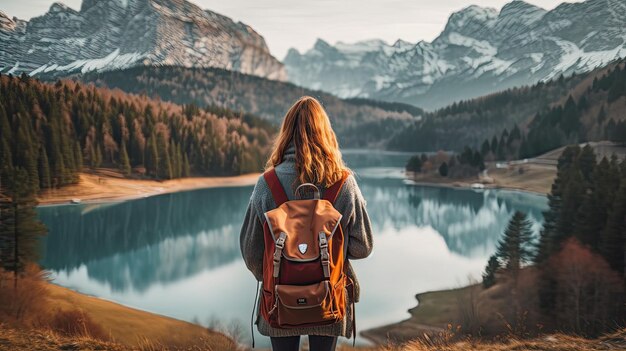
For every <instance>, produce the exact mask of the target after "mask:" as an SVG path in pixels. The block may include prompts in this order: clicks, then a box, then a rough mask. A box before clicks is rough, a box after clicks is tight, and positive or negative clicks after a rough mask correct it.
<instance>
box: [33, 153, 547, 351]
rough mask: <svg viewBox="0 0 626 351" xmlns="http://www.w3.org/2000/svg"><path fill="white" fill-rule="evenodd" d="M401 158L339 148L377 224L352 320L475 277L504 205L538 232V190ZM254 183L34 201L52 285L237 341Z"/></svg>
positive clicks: (376, 322) (379, 316)
mask: <svg viewBox="0 0 626 351" xmlns="http://www.w3.org/2000/svg"><path fill="white" fill-rule="evenodd" d="M407 158H408V155H407V154H402V153H390V152H370V151H367V152H358V151H352V152H350V151H347V152H345V159H346V162H347V163H348V166H350V167H351V168H352V169H353V170H354V171H355V172H356V174H357V180H358V183H359V185H360V187H361V190H362V192H363V195H364V197H365V198H366V200H367V202H368V204H367V208H368V212H369V214H370V217H371V220H372V226H373V229H374V245H375V246H374V252H373V253H372V255H371V256H370V257H369V258H367V259H365V260H359V261H354V262H353V264H354V267H355V270H356V272H357V275H358V278H359V281H360V283H361V290H362V295H361V302H360V303H359V304H357V313H356V315H357V327H358V328H359V330H364V329H367V328H371V327H376V326H380V325H383V324H388V323H392V322H397V321H400V320H402V319H406V318H408V316H409V314H408V313H407V309H409V308H411V307H414V306H415V304H416V300H415V294H416V293H418V292H424V291H427V290H436V289H443V288H454V287H460V286H462V285H465V284H467V282H468V281H469V279H470V278H471V277H473V278H474V279H480V275H481V272H482V271H483V269H484V267H485V265H486V262H487V259H488V258H489V256H490V255H491V254H492V253H493V252H494V251H495V246H496V243H497V241H498V239H499V237H500V235H501V233H502V231H503V230H504V228H505V226H506V224H507V222H508V220H509V218H510V217H511V215H512V214H513V212H514V211H516V210H521V211H524V212H526V213H527V214H528V216H529V219H530V220H531V222H532V224H533V228H534V230H535V232H538V230H539V228H540V227H541V223H542V221H543V217H542V211H544V210H546V208H547V199H546V198H545V197H544V196H539V195H533V194H529V193H523V192H515V191H505V190H484V191H475V190H469V189H452V188H443V187H424V186H415V185H411V184H409V183H408V182H406V181H405V180H404V175H403V170H402V169H403V166H404V163H405V162H406V160H407ZM251 191H252V187H251V186H244V187H228V188H212V189H204V190H195V191H188V192H181V193H174V194H164V195H159V196H153V197H148V198H143V199H137V200H132V201H126V202H116V203H101V204H81V205H59V206H43V207H39V208H38V212H39V215H40V218H41V220H42V221H43V222H44V223H45V224H46V225H47V227H48V229H49V234H48V236H47V238H46V239H45V241H44V243H43V246H44V251H45V252H44V259H43V260H42V262H41V263H42V264H43V265H44V267H45V268H47V269H48V270H50V271H51V272H52V275H53V277H54V282H55V283H57V284H59V285H62V286H66V287H68V288H71V289H74V290H77V291H80V292H82V293H86V294H90V295H95V296H98V297H101V298H104V299H108V300H112V301H115V302H118V303H121V304H124V305H127V306H131V307H135V308H139V309H142V310H147V311H151V312H155V313H159V314H164V315H168V316H171V317H175V318H179V319H183V320H188V321H194V322H197V323H200V324H203V325H209V326H213V327H215V326H221V327H222V328H227V329H230V330H234V329H237V326H239V327H241V328H243V335H241V336H242V337H243V339H242V341H246V340H247V339H249V331H248V330H249V321H250V314H251V312H252V305H253V302H254V293H255V286H256V283H255V281H254V278H253V277H252V274H251V273H249V272H248V271H247V269H246V267H245V265H244V263H243V261H242V259H241V254H240V250H239V230H240V227H241V220H242V219H243V217H244V214H245V210H246V205H247V203H248V200H249V198H250V194H251ZM218 321H219V322H218ZM257 341H258V343H259V345H260V346H268V345H269V339H265V338H261V337H259V339H257ZM360 341H361V342H363V341H364V340H363V339H362V338H361V339H360Z"/></svg>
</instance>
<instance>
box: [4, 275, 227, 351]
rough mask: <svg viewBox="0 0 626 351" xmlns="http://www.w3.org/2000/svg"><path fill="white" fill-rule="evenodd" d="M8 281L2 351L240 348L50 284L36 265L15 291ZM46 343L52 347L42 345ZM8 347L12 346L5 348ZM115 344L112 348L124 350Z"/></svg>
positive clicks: (203, 331) (200, 330)
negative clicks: (98, 347)
mask: <svg viewBox="0 0 626 351" xmlns="http://www.w3.org/2000/svg"><path fill="white" fill-rule="evenodd" d="M12 277H13V276H12V275H11V274H8V273H6V272H0V302H1V303H0V325H1V327H2V329H0V350H5V349H6V350H34V349H41V350H47V349H55V347H57V346H59V345H61V344H64V343H66V341H67V342H69V341H71V342H72V343H74V342H78V343H85V342H86V343H88V344H89V345H91V344H93V345H95V346H94V347H96V346H97V345H99V343H102V344H106V343H107V342H111V343H112V344H111V345H113V344H115V345H118V344H119V345H123V347H126V348H129V349H140V350H164V349H173V350H234V349H237V348H238V347H239V346H238V344H237V343H236V342H235V341H234V340H233V339H232V338H230V337H228V336H226V335H224V334H223V333H220V332H216V331H212V330H209V329H207V328H204V327H202V326H199V325H196V324H193V323H188V322H185V321H181V320H177V319H174V318H169V317H165V316H161V315H157V314H153V313H149V312H145V311H140V310H136V309H133V308H129V307H126V306H122V305H119V304H116V303H113V302H110V301H106V300H102V299H99V298H95V297H91V296H86V295H82V294H80V293H77V292H75V291H72V290H69V289H66V288H63V287H60V286H57V285H54V284H50V283H49V282H47V280H46V279H45V278H46V276H45V275H44V274H42V272H41V271H39V270H38V268H37V267H35V266H31V267H29V268H28V269H27V271H26V273H25V274H23V275H22V276H21V278H20V279H19V280H18V284H17V288H14V285H13V279H12ZM7 333H8V334H7ZM28 334H33V335H34V336H35V338H33V340H32V343H33V344H32V346H28V345H29V344H28V343H29V342H31V340H29V338H28V337H27V335H28ZM5 335H13V336H12V337H11V340H10V343H9V341H6V339H3V337H5ZM37 338H39V339H37ZM3 340H4V341H3ZM68 340H69V341H68ZM48 341H49V342H50V344H49V345H48V344H45V343H46V342H48ZM3 343H4V344H3ZM8 343H9V344H10V345H13V346H12V347H8V346H6V345H8ZM38 343H41V345H39V344H38ZM119 345H118V346H115V347H116V349H119V348H120V347H122V346H119ZM40 346H41V347H40ZM61 346H62V345H61ZM67 347H68V349H77V348H74V346H71V345H70V346H67ZM56 349H58V347H57V348H56ZM80 349H94V348H91V346H90V347H81V348H80ZM96 349H97V348H96ZM100 349H109V347H105V348H100Z"/></svg>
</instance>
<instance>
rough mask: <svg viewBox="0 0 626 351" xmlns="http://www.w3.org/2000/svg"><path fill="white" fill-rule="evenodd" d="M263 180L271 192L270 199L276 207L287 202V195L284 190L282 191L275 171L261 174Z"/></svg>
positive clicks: (271, 170)
mask: <svg viewBox="0 0 626 351" xmlns="http://www.w3.org/2000/svg"><path fill="white" fill-rule="evenodd" d="M263 178H265V182H266V183H267V186H269V188H270V191H271V192H272V197H273V198H274V202H275V203H276V207H278V206H280V205H282V204H283V203H285V202H287V200H289V198H287V194H286V193H285V189H283V186H282V185H281V184H280V180H278V176H277V175H276V170H275V169H274V168H272V169H270V170H269V171H267V172H265V173H263Z"/></svg>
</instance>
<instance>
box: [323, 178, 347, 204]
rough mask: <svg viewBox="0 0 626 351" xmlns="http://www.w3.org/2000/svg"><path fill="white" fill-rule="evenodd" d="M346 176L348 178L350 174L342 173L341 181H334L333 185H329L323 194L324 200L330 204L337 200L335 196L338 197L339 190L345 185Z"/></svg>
mask: <svg viewBox="0 0 626 351" xmlns="http://www.w3.org/2000/svg"><path fill="white" fill-rule="evenodd" d="M348 176H350V172H349V171H343V176H342V177H341V179H339V180H338V181H336V182H335V184H333V185H331V186H330V187H329V188H328V189H326V191H325V192H324V200H328V201H330V203H331V204H334V203H335V200H337V196H338V195H339V191H340V190H341V187H343V183H345V182H346V179H348Z"/></svg>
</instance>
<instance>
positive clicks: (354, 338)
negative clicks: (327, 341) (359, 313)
mask: <svg viewBox="0 0 626 351" xmlns="http://www.w3.org/2000/svg"><path fill="white" fill-rule="evenodd" d="M347 278H348V280H349V281H350V284H349V285H350V289H348V291H350V304H351V305H352V347H355V345H356V306H355V303H354V281H353V280H352V278H350V277H347Z"/></svg>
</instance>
